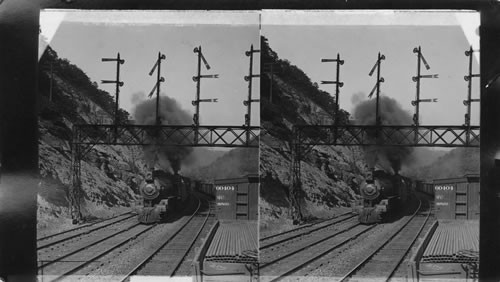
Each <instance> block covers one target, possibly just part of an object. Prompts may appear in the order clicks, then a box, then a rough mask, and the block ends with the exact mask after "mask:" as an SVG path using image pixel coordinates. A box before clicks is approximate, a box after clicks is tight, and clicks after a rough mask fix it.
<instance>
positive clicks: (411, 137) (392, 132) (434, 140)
mask: <svg viewBox="0 0 500 282" xmlns="http://www.w3.org/2000/svg"><path fill="white" fill-rule="evenodd" d="M316 145H330V146H396V147H479V126H470V125H468V126H467V125H466V126H444V125H430V126H425V125H419V126H415V125H407V126H399V125H398V126H396V125H394V126H391V125H387V126H386V125H384V126H375V125H338V126H335V125H295V126H294V127H293V133H292V167H291V178H292V179H291V185H292V187H291V189H290V199H291V201H292V216H293V219H294V221H296V222H300V221H302V212H301V210H300V204H299V202H298V201H299V199H300V198H301V196H300V195H299V193H300V191H301V172H300V170H301V169H300V162H301V160H302V159H303V157H304V156H305V155H306V154H307V153H308V152H310V151H311V150H312V148H313V147H314V146H316Z"/></svg>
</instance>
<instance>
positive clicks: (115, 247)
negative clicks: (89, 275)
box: [52, 223, 158, 281]
mask: <svg viewBox="0 0 500 282" xmlns="http://www.w3.org/2000/svg"><path fill="white" fill-rule="evenodd" d="M138 225H141V224H138ZM157 225H158V224H156V223H155V224H153V225H151V226H148V227H147V228H146V229H144V230H142V231H140V232H139V233H136V234H134V235H133V236H130V237H128V238H126V239H125V240H123V241H121V242H119V243H118V244H115V245H114V246H112V247H111V248H109V249H107V250H106V251H104V252H101V253H99V254H97V255H95V256H93V257H92V258H90V259H88V260H87V261H84V262H82V263H81V264H79V265H78V266H76V267H74V268H72V269H70V270H68V271H66V272H65V273H63V274H62V275H59V276H58V277H57V278H55V279H54V280H52V281H59V280H61V279H63V278H64V276H67V275H71V274H73V273H75V272H76V271H78V270H80V269H82V268H83V267H84V266H86V265H87V264H89V263H91V262H94V261H96V260H97V259H98V258H100V257H103V256H104V255H106V254H108V253H110V252H112V251H114V250H115V249H117V248H119V247H121V246H123V245H125V244H126V243H128V242H129V241H131V240H134V239H135V238H137V237H138V236H140V235H142V234H144V233H146V232H148V231H149V230H151V229H153V228H154V227H156V226H157Z"/></svg>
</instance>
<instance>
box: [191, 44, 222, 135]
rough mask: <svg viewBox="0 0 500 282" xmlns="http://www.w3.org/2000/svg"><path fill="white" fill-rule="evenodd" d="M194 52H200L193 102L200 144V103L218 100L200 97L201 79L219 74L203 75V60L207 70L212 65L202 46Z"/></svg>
mask: <svg viewBox="0 0 500 282" xmlns="http://www.w3.org/2000/svg"><path fill="white" fill-rule="evenodd" d="M193 52H194V53H197V54H198V72H197V73H198V74H197V75H196V76H193V81H194V82H196V97H195V100H194V101H192V102H191V103H192V104H193V106H195V114H194V116H193V122H194V126H195V132H194V143H195V144H198V127H199V126H200V103H201V102H214V103H216V102H217V101H218V99H217V98H212V99H200V83H201V79H202V78H219V75H218V74H207V75H202V74H201V61H202V60H203V64H204V65H205V68H206V69H207V70H210V65H209V64H208V62H207V60H206V59H205V57H204V56H203V53H202V51H201V46H199V47H196V48H194V50H193Z"/></svg>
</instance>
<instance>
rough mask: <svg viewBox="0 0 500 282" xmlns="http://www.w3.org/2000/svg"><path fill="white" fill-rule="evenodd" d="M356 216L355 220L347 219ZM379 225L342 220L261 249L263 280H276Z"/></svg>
mask: <svg viewBox="0 0 500 282" xmlns="http://www.w3.org/2000/svg"><path fill="white" fill-rule="evenodd" d="M348 219H354V220H348ZM375 226H377V225H371V226H366V225H361V224H359V222H358V221H357V218H356V217H351V218H346V219H339V221H338V222H337V224H336V225H332V226H329V228H321V229H318V230H317V231H316V232H312V231H311V232H306V233H304V234H302V236H296V237H295V235H294V238H291V239H288V240H283V239H281V240H278V241H282V242H279V243H276V244H274V243H271V244H272V246H269V247H265V246H263V247H264V248H263V249H262V247H261V248H260V250H261V252H260V258H261V259H260V261H261V263H260V273H261V280H262V281H277V280H280V279H283V278H284V277H285V276H287V275H290V274H293V273H295V272H297V271H298V270H300V269H303V268H304V267H306V266H307V265H309V264H310V263H312V262H314V261H316V260H318V259H320V258H321V257H323V256H325V255H326V254H328V253H330V252H331V251H333V250H335V249H338V248H340V247H341V246H343V245H345V244H347V243H349V242H351V241H353V240H355V239H356V238H358V237H359V236H361V235H362V234H364V233H366V232H368V231H369V230H371V229H373V228H375Z"/></svg>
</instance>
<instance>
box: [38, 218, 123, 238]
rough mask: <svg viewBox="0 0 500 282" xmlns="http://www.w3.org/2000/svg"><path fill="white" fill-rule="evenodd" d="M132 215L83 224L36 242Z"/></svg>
mask: <svg viewBox="0 0 500 282" xmlns="http://www.w3.org/2000/svg"><path fill="white" fill-rule="evenodd" d="M131 213H132V212H126V213H122V214H119V215H116V216H113V217H110V218H106V219H103V220H99V221H96V222H92V223H87V224H83V225H81V226H78V227H75V228H71V229H68V230H64V231H62V232H58V233H54V234H51V235H47V236H44V237H40V238H37V239H36V240H37V241H43V240H46V239H49V238H52V237H56V236H59V235H62V234H66V233H69V232H72V231H76V230H79V229H82V228H85V227H90V226H92V225H96V224H99V223H103V222H106V221H109V220H112V219H115V218H117V217H120V216H124V215H127V214H131ZM117 222H118V221H117Z"/></svg>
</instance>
